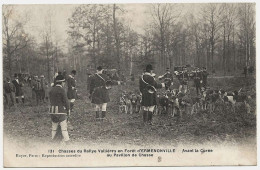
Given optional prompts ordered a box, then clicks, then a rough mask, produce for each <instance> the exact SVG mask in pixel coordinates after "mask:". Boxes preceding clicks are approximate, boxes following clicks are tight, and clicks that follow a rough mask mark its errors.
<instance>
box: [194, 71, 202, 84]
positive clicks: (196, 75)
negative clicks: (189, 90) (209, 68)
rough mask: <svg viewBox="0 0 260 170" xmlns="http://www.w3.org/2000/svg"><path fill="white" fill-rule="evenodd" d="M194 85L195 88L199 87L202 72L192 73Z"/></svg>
mask: <svg viewBox="0 0 260 170" xmlns="http://www.w3.org/2000/svg"><path fill="white" fill-rule="evenodd" d="M193 76H194V84H195V86H199V85H200V81H201V80H202V72H200V71H196V72H194V75H193Z"/></svg>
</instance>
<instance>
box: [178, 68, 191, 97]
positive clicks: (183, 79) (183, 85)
mask: <svg viewBox="0 0 260 170" xmlns="http://www.w3.org/2000/svg"><path fill="white" fill-rule="evenodd" d="M188 79H189V76H188V70H187V67H186V66H184V67H183V71H182V72H181V73H180V75H179V81H180V86H179V91H180V92H182V89H183V93H184V94H186V93H187V91H188Z"/></svg>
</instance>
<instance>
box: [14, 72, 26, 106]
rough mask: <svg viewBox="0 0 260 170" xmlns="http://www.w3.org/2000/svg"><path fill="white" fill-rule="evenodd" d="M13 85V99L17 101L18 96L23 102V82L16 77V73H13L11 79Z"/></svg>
mask: <svg viewBox="0 0 260 170" xmlns="http://www.w3.org/2000/svg"><path fill="white" fill-rule="evenodd" d="M12 83H13V85H14V87H15V100H16V103H19V97H21V98H22V102H23V103H24V92H23V89H22V87H23V84H22V82H21V81H20V80H19V79H18V75H17V74H14V80H13V81H12Z"/></svg>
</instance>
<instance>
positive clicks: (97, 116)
mask: <svg viewBox="0 0 260 170" xmlns="http://www.w3.org/2000/svg"><path fill="white" fill-rule="evenodd" d="M96 120H97V121H98V120H99V111H96Z"/></svg>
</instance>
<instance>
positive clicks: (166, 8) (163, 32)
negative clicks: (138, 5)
mask: <svg viewBox="0 0 260 170" xmlns="http://www.w3.org/2000/svg"><path fill="white" fill-rule="evenodd" d="M180 9H181V8H180V6H179V5H177V4H152V5H151V8H150V14H151V16H152V18H153V21H152V25H153V27H154V29H155V30H156V31H158V32H159V44H160V47H159V49H160V58H161V61H162V62H161V67H162V68H163V69H165V67H166V66H167V63H168V61H167V56H166V47H167V42H166V41H167V36H169V34H170V33H171V31H170V29H171V27H172V26H173V25H174V22H176V20H177V19H178V17H179V16H180V14H181V10H180Z"/></svg>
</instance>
